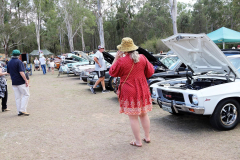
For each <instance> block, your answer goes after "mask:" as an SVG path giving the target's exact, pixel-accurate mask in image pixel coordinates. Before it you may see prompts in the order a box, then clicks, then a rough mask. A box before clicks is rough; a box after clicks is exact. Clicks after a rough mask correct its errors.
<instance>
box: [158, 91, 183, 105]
mask: <svg viewBox="0 0 240 160" xmlns="http://www.w3.org/2000/svg"><path fill="white" fill-rule="evenodd" d="M162 94H163V97H164V98H166V99H168V100H175V101H179V102H184V98H183V94H182V93H177V92H167V91H164V90H162Z"/></svg>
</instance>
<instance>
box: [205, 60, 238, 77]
mask: <svg viewBox="0 0 240 160" xmlns="http://www.w3.org/2000/svg"><path fill="white" fill-rule="evenodd" d="M227 58H228V59H229V61H230V62H231V63H232V65H233V66H234V67H235V68H236V69H237V71H238V72H239V73H240V57H227ZM208 74H226V73H225V72H216V71H210V72H208Z"/></svg>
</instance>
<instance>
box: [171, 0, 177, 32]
mask: <svg viewBox="0 0 240 160" xmlns="http://www.w3.org/2000/svg"><path fill="white" fill-rule="evenodd" d="M169 2H170V15H171V17H172V23H173V34H177V33H178V31H177V0H169Z"/></svg>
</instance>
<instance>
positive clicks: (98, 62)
mask: <svg viewBox="0 0 240 160" xmlns="http://www.w3.org/2000/svg"><path fill="white" fill-rule="evenodd" d="M103 51H104V47H103V46H101V45H100V46H98V51H97V52H96V53H95V55H94V61H95V71H96V73H97V75H98V80H97V82H96V83H95V84H94V86H93V87H91V88H90V90H91V92H92V93H93V94H96V92H95V90H94V89H95V88H96V87H97V85H98V84H99V83H100V82H101V84H102V88H103V90H102V93H107V92H109V90H106V87H105V82H104V79H105V71H106V70H107V69H106V64H105V60H104V57H103V54H102V52H103Z"/></svg>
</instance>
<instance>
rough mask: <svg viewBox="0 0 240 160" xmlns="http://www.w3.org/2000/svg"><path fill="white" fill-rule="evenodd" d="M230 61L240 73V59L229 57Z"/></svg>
mask: <svg viewBox="0 0 240 160" xmlns="http://www.w3.org/2000/svg"><path fill="white" fill-rule="evenodd" d="M228 59H229V60H230V62H231V63H232V64H233V66H234V67H235V68H236V69H237V71H238V72H239V73H240V57H235V58H231V57H228Z"/></svg>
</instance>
